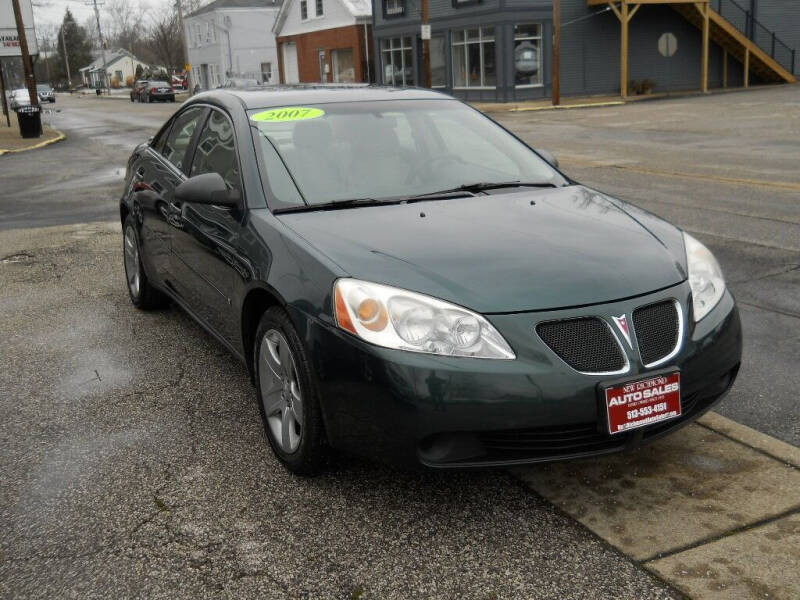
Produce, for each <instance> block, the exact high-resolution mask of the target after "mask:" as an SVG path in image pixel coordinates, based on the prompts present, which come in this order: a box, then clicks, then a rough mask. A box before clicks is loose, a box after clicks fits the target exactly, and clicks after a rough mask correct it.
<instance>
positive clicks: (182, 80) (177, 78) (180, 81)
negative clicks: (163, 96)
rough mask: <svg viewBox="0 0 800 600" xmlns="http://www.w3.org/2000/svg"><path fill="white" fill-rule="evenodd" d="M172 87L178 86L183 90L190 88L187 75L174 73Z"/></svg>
mask: <svg viewBox="0 0 800 600" xmlns="http://www.w3.org/2000/svg"><path fill="white" fill-rule="evenodd" d="M172 87H174V88H178V89H181V90H185V89H188V88H189V83H188V80H187V79H186V75H173V76H172Z"/></svg>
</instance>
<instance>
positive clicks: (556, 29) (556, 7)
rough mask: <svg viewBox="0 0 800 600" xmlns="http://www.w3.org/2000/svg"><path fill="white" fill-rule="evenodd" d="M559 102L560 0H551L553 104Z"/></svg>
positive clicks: (556, 104) (555, 104)
mask: <svg viewBox="0 0 800 600" xmlns="http://www.w3.org/2000/svg"><path fill="white" fill-rule="evenodd" d="M559 104H561V0H553V106H558V105H559Z"/></svg>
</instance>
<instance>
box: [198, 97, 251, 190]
mask: <svg viewBox="0 0 800 600" xmlns="http://www.w3.org/2000/svg"><path fill="white" fill-rule="evenodd" d="M235 144H236V139H235V137H234V135H233V126H232V125H231V122H230V120H229V119H228V117H226V116H225V115H224V114H222V113H221V112H220V111H218V110H212V111H211V116H210V117H209V118H208V121H206V124H205V126H204V127H203V129H202V131H201V132H200V137H198V138H197V149H196V150H195V153H194V160H193V161H192V171H191V173H190V174H189V176H190V177H194V176H195V175H202V174H203V173H219V174H220V175H221V176H222V179H224V180H225V183H227V184H228V187H229V188H230V189H234V190H238V191H239V192H241V191H242V179H241V176H240V169H239V158H238V156H237V155H236V145H235Z"/></svg>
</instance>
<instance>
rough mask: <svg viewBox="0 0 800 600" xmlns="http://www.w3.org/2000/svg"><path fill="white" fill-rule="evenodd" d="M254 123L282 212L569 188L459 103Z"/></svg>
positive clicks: (317, 113)
mask: <svg viewBox="0 0 800 600" xmlns="http://www.w3.org/2000/svg"><path fill="white" fill-rule="evenodd" d="M249 116H250V120H251V122H252V124H253V125H254V126H255V127H254V131H257V132H258V135H257V137H258V142H257V146H259V145H260V148H261V152H262V156H263V159H264V161H263V162H264V166H265V170H266V177H265V184H266V186H267V187H268V189H269V190H270V191H271V193H272V197H273V198H274V199H275V200H276V201H277V204H278V208H282V207H283V206H296V205H302V204H304V203H306V204H310V205H313V204H323V203H328V202H334V201H337V200H352V199H361V198H370V199H375V200H384V199H385V200H389V199H392V198H398V197H409V196H416V195H422V194H433V193H436V192H440V191H443V190H449V189H452V188H457V187H459V186H462V185H472V184H475V183H481V184H491V183H493V182H497V183H505V182H521V183H524V184H541V185H554V186H559V185H564V184H566V183H567V181H566V180H565V179H564V178H563V177H562V176H561V175H560V174H559V173H558V172H557V171H555V170H554V169H553V168H552V167H551V166H550V165H549V164H548V163H546V162H545V161H544V160H542V159H541V158H540V157H539V156H538V155H536V154H535V153H534V152H532V151H531V150H530V148H528V147H527V146H526V145H525V144H523V143H522V142H520V141H519V140H518V139H516V138H515V137H514V136H512V135H511V134H510V133H508V132H506V131H505V130H504V129H502V128H501V127H499V126H498V125H496V124H495V123H494V122H492V121H491V120H489V119H488V118H486V117H484V116H483V115H482V114H481V113H479V112H477V111H475V110H473V109H472V108H470V107H468V106H466V105H464V104H462V103H461V102H458V101H456V100H448V99H441V100H440V99H435V100H433V99H432V100H389V101H377V102H347V103H330V104H318V105H314V104H309V105H302V106H291V107H280V108H273V109H270V108H264V109H260V110H252V111H250V112H249Z"/></svg>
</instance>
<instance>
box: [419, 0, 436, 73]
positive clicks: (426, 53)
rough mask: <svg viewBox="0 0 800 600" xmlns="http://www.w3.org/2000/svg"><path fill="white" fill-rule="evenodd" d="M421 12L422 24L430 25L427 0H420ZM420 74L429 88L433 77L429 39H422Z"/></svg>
mask: <svg viewBox="0 0 800 600" xmlns="http://www.w3.org/2000/svg"><path fill="white" fill-rule="evenodd" d="M421 12H422V24H423V25H430V22H431V21H430V16H429V10H428V0H422V6H421ZM422 75H423V77H424V78H425V87H426V88H430V87H431V86H432V85H433V78H432V75H431V41H430V40H429V39H428V40H422Z"/></svg>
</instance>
